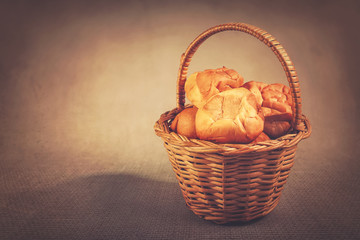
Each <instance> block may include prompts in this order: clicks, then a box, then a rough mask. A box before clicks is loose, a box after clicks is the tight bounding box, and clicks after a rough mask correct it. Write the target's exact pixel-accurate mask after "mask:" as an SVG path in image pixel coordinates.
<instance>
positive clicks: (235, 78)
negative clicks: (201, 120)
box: [185, 67, 244, 108]
mask: <svg viewBox="0 0 360 240" xmlns="http://www.w3.org/2000/svg"><path fill="white" fill-rule="evenodd" d="M243 82H244V78H243V77H242V76H241V75H240V74H239V73H238V72H236V71H235V70H233V69H228V68H226V67H222V68H218V69H207V70H204V71H202V72H196V73H193V74H191V75H190V77H189V78H188V79H187V80H186V82H185V93H186V97H187V98H188V99H189V100H190V101H191V103H192V104H194V106H196V107H198V108H200V107H202V106H203V105H204V104H205V103H206V102H207V100H208V99H210V98H211V97H212V96H214V95H216V94H218V93H220V92H223V91H226V90H230V89H233V88H239V87H240V86H241V85H242V84H243Z"/></svg>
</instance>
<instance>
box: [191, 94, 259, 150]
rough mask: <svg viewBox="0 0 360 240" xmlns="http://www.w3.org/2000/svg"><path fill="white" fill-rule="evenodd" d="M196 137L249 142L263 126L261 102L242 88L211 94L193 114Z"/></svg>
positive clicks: (227, 141)
mask: <svg viewBox="0 0 360 240" xmlns="http://www.w3.org/2000/svg"><path fill="white" fill-rule="evenodd" d="M195 126H196V133H197V136H198V137H199V138H200V139H203V140H210V141H215V142H218V143H250V142H251V141H253V140H254V139H255V138H256V137H257V136H258V135H259V134H260V133H261V132H262V131H263V128H264V117H263V114H262V111H261V106H260V105H259V104H258V102H257V101H256V98H255V95H254V94H252V93H251V92H250V91H249V90H247V89H246V88H242V87H241V88H236V89H232V90H227V91H224V92H221V93H218V94H216V95H214V96H212V97H211V98H210V99H209V100H208V101H207V102H206V104H205V105H203V106H202V107H201V108H199V110H198V111H197V114H196V123H195Z"/></svg>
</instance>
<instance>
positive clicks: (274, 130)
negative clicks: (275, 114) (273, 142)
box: [264, 118, 291, 139]
mask: <svg viewBox="0 0 360 240" xmlns="http://www.w3.org/2000/svg"><path fill="white" fill-rule="evenodd" d="M290 127H291V124H290V122H289V121H281V120H274V119H270V120H269V119H268V118H265V124H264V132H265V133H266V134H267V135H269V137H271V138H273V139H275V138H278V137H281V136H283V135H285V134H286V133H287V132H288V131H289V129H290Z"/></svg>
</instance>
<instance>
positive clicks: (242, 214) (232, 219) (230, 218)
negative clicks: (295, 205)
mask: <svg viewBox="0 0 360 240" xmlns="http://www.w3.org/2000/svg"><path fill="white" fill-rule="evenodd" d="M279 200H280V195H279V196H277V197H276V198H275V199H273V200H272V201H271V202H269V203H268V204H266V205H265V206H262V207H257V208H255V207H252V208H241V209H238V210H232V211H225V210H224V209H217V210H214V209H210V208H209V209H199V207H198V206H191V205H190V204H189V203H188V202H186V207H187V208H188V209H189V210H191V211H192V212H193V213H194V214H195V215H197V216H198V217H200V218H201V219H204V220H207V221H211V222H214V223H216V224H229V223H249V222H251V221H254V220H256V219H260V218H262V217H264V216H266V215H268V214H269V213H270V212H271V211H272V210H274V208H275V207H276V206H277V205H278V203H279Z"/></svg>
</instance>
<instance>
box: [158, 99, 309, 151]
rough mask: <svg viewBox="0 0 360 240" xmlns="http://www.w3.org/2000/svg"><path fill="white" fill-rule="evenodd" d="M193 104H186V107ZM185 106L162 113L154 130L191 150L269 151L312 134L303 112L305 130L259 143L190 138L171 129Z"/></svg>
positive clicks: (294, 131)
mask: <svg viewBox="0 0 360 240" xmlns="http://www.w3.org/2000/svg"><path fill="white" fill-rule="evenodd" d="M191 106H192V105H186V106H185V108H188V107H191ZM182 110H183V108H174V109H172V110H170V111H166V112H165V113H163V114H161V116H160V118H159V119H158V120H157V121H156V122H155V125H154V130H155V133H156V135H157V136H159V137H161V138H162V139H163V140H164V142H166V143H171V144H173V145H177V146H179V147H183V148H188V150H190V149H191V151H196V152H201V153H217V154H222V155H233V154H239V153H250V152H267V151H273V150H279V149H283V148H290V147H294V146H295V145H297V144H298V143H299V142H300V141H301V140H302V139H305V138H308V137H309V136H310V135H311V131H312V130H311V124H310V121H309V120H308V118H307V117H306V116H305V115H303V114H302V119H301V121H302V122H303V125H304V130H292V132H290V133H288V134H286V135H284V136H281V137H279V138H277V139H271V140H267V141H264V142H259V143H249V144H244V143H216V142H212V141H207V140H201V139H190V138H187V137H186V136H183V135H180V134H178V133H176V132H174V131H172V130H171V129H170V127H169V126H170V124H171V121H172V120H174V118H175V116H176V115H177V114H178V113H179V112H180V111H182Z"/></svg>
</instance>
